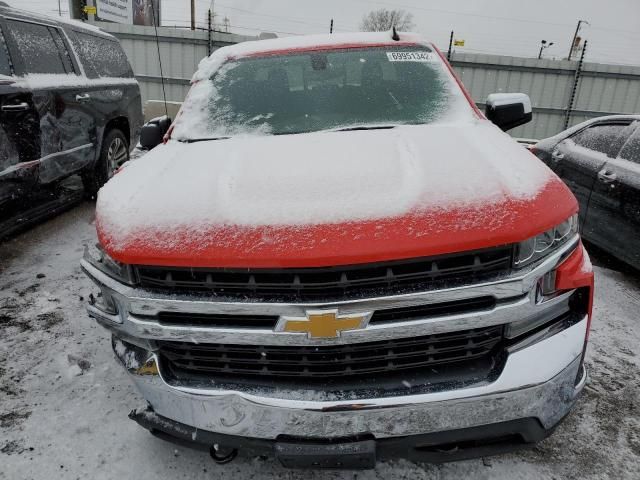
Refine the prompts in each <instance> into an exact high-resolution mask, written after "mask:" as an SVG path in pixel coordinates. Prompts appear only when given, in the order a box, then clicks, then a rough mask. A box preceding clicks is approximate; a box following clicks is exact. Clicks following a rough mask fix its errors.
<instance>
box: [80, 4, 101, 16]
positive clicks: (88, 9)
mask: <svg viewBox="0 0 640 480" xmlns="http://www.w3.org/2000/svg"><path fill="white" fill-rule="evenodd" d="M82 11H83V12H84V13H86V14H87V15H95V14H96V13H98V9H97V8H96V7H92V6H89V5H87V6H85V7H83V8H82Z"/></svg>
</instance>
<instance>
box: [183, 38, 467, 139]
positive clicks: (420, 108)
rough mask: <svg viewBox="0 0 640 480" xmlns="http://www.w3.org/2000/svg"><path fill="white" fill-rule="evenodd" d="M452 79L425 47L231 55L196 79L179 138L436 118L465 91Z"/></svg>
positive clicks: (307, 129) (418, 122) (387, 124)
mask: <svg viewBox="0 0 640 480" xmlns="http://www.w3.org/2000/svg"><path fill="white" fill-rule="evenodd" d="M452 83H453V82H452V80H451V78H450V76H448V74H446V73H445V70H444V65H443V63H442V61H441V60H440V58H439V57H438V55H437V54H436V53H435V52H432V51H431V50H430V49H428V48H426V47H421V46H420V47H419V46H411V47H383V48H380V47H377V48H354V49H342V50H333V51H322V52H304V53H299V54H298V53H296V54H283V55H272V56H267V57H259V58H256V57H248V58H242V59H238V60H231V61H227V62H226V63H225V64H224V65H223V66H222V67H221V68H220V69H219V70H218V71H217V72H216V73H215V74H214V75H213V76H212V77H211V78H209V79H207V80H204V81H200V82H198V83H196V84H194V85H193V87H192V88H191V91H190V92H189V95H188V96H187V99H186V100H185V104H184V106H183V109H182V114H181V116H180V118H179V119H178V121H177V122H176V128H175V130H174V138H177V139H179V140H197V139H204V138H220V137H228V136H234V135H239V134H262V135H282V134H291V133H302V132H312V131H318V130H327V129H340V128H349V127H375V126H389V125H392V126H393V125H403V124H424V123H430V122H434V121H436V120H438V119H441V118H443V117H444V116H445V115H446V114H448V113H450V112H451V110H452V108H453V105H452V104H453V103H454V101H455V100H456V97H459V96H460V92H459V90H458V89H455V88H452Z"/></svg>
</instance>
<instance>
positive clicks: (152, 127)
mask: <svg viewBox="0 0 640 480" xmlns="http://www.w3.org/2000/svg"><path fill="white" fill-rule="evenodd" d="M170 126H171V119H170V118H169V117H167V116H166V115H165V116H162V117H158V118H153V119H151V120H149V121H148V122H147V123H145V124H144V125H143V126H142V130H141V131H140V145H141V146H142V148H144V149H146V150H151V149H152V148H154V147H157V146H158V145H160V144H161V143H162V138H163V137H164V134H165V133H167V131H168V130H169V127H170Z"/></svg>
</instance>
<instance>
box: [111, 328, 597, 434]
mask: <svg viewBox="0 0 640 480" xmlns="http://www.w3.org/2000/svg"><path fill="white" fill-rule="evenodd" d="M586 326H587V319H586V318H584V319H583V320H582V321H580V322H579V323H577V324H575V325H573V326H572V327H570V328H568V329H566V330H563V331H562V332H560V333H558V334H556V335H553V336H551V337H549V338H547V339H545V340H542V341H540V342H538V343H536V344H534V345H532V346H530V347H527V348H523V349H521V350H519V351H517V352H515V353H512V354H510V355H509V358H508V360H507V363H506V365H505V367H504V369H503V371H502V374H501V375H500V376H499V378H498V379H496V380H495V381H494V382H491V383H486V384H483V385H477V386H473V387H471V388H462V389H458V390H450V391H441V392H434V393H427V394H422V395H407V396H399V397H382V398H369V399H366V398H361V399H358V400H356V401H354V400H335V399H330V398H322V395H320V394H318V393H317V392H313V391H295V392H282V391H280V392H279V391H269V392H266V391H265V392H258V391H244V389H243V390H240V389H238V390H211V389H207V390H202V389H188V388H176V387H173V386H170V385H169V384H168V383H166V382H165V381H164V379H163V378H162V376H161V375H159V374H149V372H153V371H154V369H153V367H152V364H151V363H148V364H147V365H144V366H143V365H142V364H137V363H136V362H132V359H133V354H132V352H129V351H127V349H126V348H123V347H121V346H118V345H123V346H124V345H125V344H123V343H122V344H116V348H115V351H116V354H117V356H118V358H120V360H121V361H122V362H123V364H124V365H125V367H127V369H128V371H129V372H130V374H131V377H132V378H133V381H134V383H135V384H136V386H137V388H138V389H139V390H140V392H141V393H142V395H143V396H144V398H145V399H146V400H147V401H148V402H149V404H150V405H151V406H152V408H153V410H154V411H155V412H156V413H157V414H158V415H161V416H163V417H167V418H170V419H172V420H175V421H177V422H180V423H183V424H186V425H191V426H194V427H196V428H197V429H201V430H204V431H209V432H216V433H221V434H228V435H236V436H245V437H249V438H261V439H276V438H277V437H278V436H280V435H290V436H297V437H316V438H330V437H345V436H351V435H358V434H362V433H369V434H373V435H374V436H375V437H376V438H388V437H397V436H405V435H414V434H416V435H418V434H423V433H431V432H439V431H447V430H456V429H462V428H468V427H474V426H481V425H489V424H493V423H499V422H504V421H509V420H517V419H523V418H537V419H538V420H539V421H540V423H541V424H542V426H543V427H544V428H545V429H549V428H552V427H553V426H554V425H555V424H556V423H558V422H559V421H560V420H561V419H562V418H563V417H564V416H565V415H566V414H567V413H568V412H569V410H570V409H571V407H572V406H573V404H574V402H575V400H576V398H577V396H578V394H579V393H580V391H581V390H582V388H583V386H584V383H585V379H586V375H585V373H584V371H583V376H582V378H581V379H580V380H579V381H578V382H576V378H577V377H578V373H579V369H580V359H581V355H582V348H583V346H584V337H585V333H586ZM154 361H155V359H154V358H153V357H152V358H151V360H150V362H154ZM141 367H143V368H141ZM311 399H313V400H311ZM196 435H197V434H196ZM194 440H196V439H194Z"/></svg>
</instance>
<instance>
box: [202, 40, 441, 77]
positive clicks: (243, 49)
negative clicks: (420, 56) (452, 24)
mask: <svg viewBox="0 0 640 480" xmlns="http://www.w3.org/2000/svg"><path fill="white" fill-rule="evenodd" d="M398 36H399V40H394V39H393V38H392V33H391V32H390V31H389V32H359V33H334V34H322V35H304V36H303V35H300V36H291V37H283V38H273V39H268V40H252V41H248V42H242V43H237V44H235V45H229V46H226V47H222V48H219V49H218V50H215V51H214V52H213V53H212V54H211V55H210V56H209V57H206V58H204V59H203V60H202V61H201V62H200V65H199V66H198V71H197V72H196V74H195V75H194V77H193V80H200V79H202V78H208V77H210V76H211V74H212V73H213V72H214V71H215V70H216V69H217V68H218V67H219V66H220V65H221V64H222V63H223V62H224V61H226V60H227V59H229V58H238V57H249V56H260V55H271V54H274V55H275V54H281V53H290V52H302V51H313V50H329V49H337V48H358V47H366V46H393V45H395V46H398V47H402V46H410V45H418V44H420V45H430V43H429V42H427V41H426V40H425V39H423V38H422V36H420V35H418V34H416V33H409V32H398Z"/></svg>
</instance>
